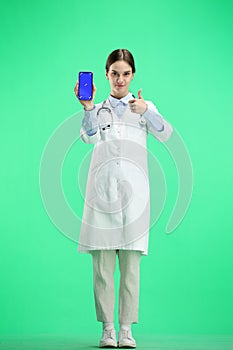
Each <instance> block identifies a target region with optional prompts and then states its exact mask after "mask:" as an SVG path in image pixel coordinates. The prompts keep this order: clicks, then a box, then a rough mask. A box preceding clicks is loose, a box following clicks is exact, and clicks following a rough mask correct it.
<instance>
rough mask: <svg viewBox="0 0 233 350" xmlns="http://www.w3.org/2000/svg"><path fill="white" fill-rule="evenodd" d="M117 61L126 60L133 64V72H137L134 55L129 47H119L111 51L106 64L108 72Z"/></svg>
mask: <svg viewBox="0 0 233 350" xmlns="http://www.w3.org/2000/svg"><path fill="white" fill-rule="evenodd" d="M116 61H126V62H127V63H128V64H129V65H130V66H131V68H132V73H135V72H136V69H135V64H134V58H133V55H132V54H131V53H130V52H129V51H128V50H127V49H117V50H114V51H113V52H111V53H110V55H109V56H108V58H107V62H106V65H105V69H106V70H107V72H108V71H109V68H110V66H111V65H112V64H113V63H114V62H116Z"/></svg>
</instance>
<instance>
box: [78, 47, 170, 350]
mask: <svg viewBox="0 0 233 350" xmlns="http://www.w3.org/2000/svg"><path fill="white" fill-rule="evenodd" d="M105 68H106V78H107V79H108V80H109V83H110V94H109V96H108V98H107V100H106V101H104V102H101V103H98V104H94V98H95V94H96V87H95V85H94V83H93V99H92V100H91V101H83V100H79V102H80V103H81V104H82V105H83V106H84V117H83V120H82V128H81V130H80V135H81V138H82V140H83V141H84V142H85V143H89V144H90V143H91V144H94V149H93V153H92V158H91V164H90V168H89V173H88V180H87V188H86V197H85V205H84V211H83V220H82V227H81V232H80V239H79V248H78V250H79V251H80V252H84V253H91V255H92V261H93V276H94V298H95V307H96V316H97V320H98V321H100V322H102V323H103V334H102V338H101V340H100V344H99V347H101V348H104V347H117V346H119V347H120V348H122V347H129V348H135V347H136V341H135V339H134V338H133V336H132V331H131V324H132V323H138V304H139V264H140V258H141V256H142V255H147V254H148V234H149V221H150V198H149V181H148V166H147V148H146V139H147V136H148V133H149V132H150V133H152V134H153V136H154V137H155V138H156V139H157V140H159V141H161V142H165V141H166V140H168V138H169V137H170V135H171V133H172V126H171V125H170V124H169V123H168V122H167V121H166V120H165V119H164V118H163V117H162V116H161V115H160V114H159V112H158V110H157V108H156V107H155V105H154V104H153V103H152V102H151V101H146V100H144V98H143V97H142V93H141V90H139V91H138V97H137V98H136V97H135V96H134V95H132V93H131V92H129V86H130V82H131V80H132V79H133V78H134V73H135V63H134V58H133V56H132V54H131V53H130V52H129V51H128V50H126V49H117V50H114V51H113V52H112V53H110V55H109V56H108V58H107V61H106V66H105ZM74 92H75V95H76V96H77V97H78V82H77V84H76V85H75V88H74ZM116 256H117V257H118V260H119V268H120V289H119V307H118V319H119V324H120V330H119V334H118V343H117V340H116V331H115V327H114V304H115V294H114V270H115V264H116Z"/></svg>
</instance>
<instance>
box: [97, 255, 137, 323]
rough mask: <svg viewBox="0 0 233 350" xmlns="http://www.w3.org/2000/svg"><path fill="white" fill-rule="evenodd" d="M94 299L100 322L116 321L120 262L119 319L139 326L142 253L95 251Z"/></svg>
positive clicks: (121, 321)
mask: <svg viewBox="0 0 233 350" xmlns="http://www.w3.org/2000/svg"><path fill="white" fill-rule="evenodd" d="M91 253H92V260H93V272H94V273H93V277H94V297H95V308H96V316H97V320H98V321H100V322H114V306H115V291H114V271H115V266H116V256H118V259H119V268H120V289H119V306H118V320H119V323H121V324H131V323H138V304H139V277H140V258H141V252H139V251H135V250H93V251H92V252H91Z"/></svg>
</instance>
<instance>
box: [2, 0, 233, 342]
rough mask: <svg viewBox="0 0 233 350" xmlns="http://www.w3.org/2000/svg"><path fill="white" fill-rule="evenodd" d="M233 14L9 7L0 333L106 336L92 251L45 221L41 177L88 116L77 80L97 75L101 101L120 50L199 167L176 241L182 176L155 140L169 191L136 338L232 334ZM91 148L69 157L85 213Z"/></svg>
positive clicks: (191, 4)
mask: <svg viewBox="0 0 233 350" xmlns="http://www.w3.org/2000/svg"><path fill="white" fill-rule="evenodd" d="M232 10H233V5H232V2H231V1H223V0H222V1H220V0H219V1H216V0H212V1H210V0H205V1H203V0H197V1H181V0H179V1H172V0H167V1H164V0H159V1H142V2H141V1H117V2H110V1H101V2H98V1H90V0H89V1H85V2H81V1H71V0H67V1H61V2H57V1H54V0H52V1H49V2H48V1H45V0H44V1H37V2H31V1H8V2H6V1H4V2H3V1H2V2H1V4H0V14H1V21H0V26H1V56H0V57H1V58H0V59H1V65H0V69H1V128H0V129H1V138H0V143H1V146H0V148H1V183H0V186H1V221H0V222H1V228H0V229H1V243H0V263H1V288H0V314H1V318H0V319H1V320H0V333H1V337H3V338H4V337H11V336H18V337H20V336H26V335H32V334H34V335H39V334H47V335H49V334H58V335H59V334H63V335H79V334H80V335H81V334H97V336H99V335H100V330H101V327H100V324H99V323H98V322H97V321H96V316H95V310H94V298H93V287H92V264H91V257H90V256H89V255H85V254H80V253H78V252H77V244H76V243H75V242H74V241H72V240H70V239H68V238H67V237H66V236H65V235H63V234H62V233H61V232H60V231H59V230H58V229H57V228H56V227H55V226H54V225H53V223H52V222H51V220H50V218H49V217H48V215H47V213H46V211H45V209H44V206H43V202H42V200H41V196H40V187H39V170H40V161H41V157H42V154H43V150H44V148H45V145H46V143H47V142H48V140H49V138H50V136H51V135H52V133H53V132H54V130H55V129H56V128H57V127H58V126H59V125H60V124H61V123H62V122H64V121H65V120H66V119H67V118H69V117H70V116H72V115H73V114H75V113H76V112H78V111H80V110H81V105H80V104H79V102H78V100H77V99H76V98H75V96H74V93H73V88H74V85H75V82H76V79H77V74H78V72H79V71H81V70H84V71H85V70H91V71H93V72H94V81H95V84H96V87H97V93H96V99H95V101H96V102H100V101H102V100H103V99H105V98H106V96H107V94H108V93H109V83H108V81H107V80H106V77H105V62H106V59H107V56H108V55H109V53H110V52H112V51H113V50H115V49H117V48H127V49H128V50H130V51H131V52H132V53H133V55H134V57H135V64H136V74H135V78H134V80H133V82H132V84H131V91H132V92H133V93H134V94H135V95H137V91H138V89H139V88H142V95H143V97H144V98H145V99H148V100H151V101H153V102H154V103H155V105H156V106H157V107H158V109H159V111H160V112H161V114H162V115H163V116H164V117H165V118H166V119H167V120H168V121H169V122H170V123H171V124H172V125H173V127H174V128H175V129H176V130H177V131H178V132H179V134H180V135H181V137H182V138H183V140H184V143H185V144H186V147H187V149H188V151H189V154H190V157H191V160H192V166H193V172H194V186H193V196H192V201H191V204H190V207H189V209H188V211H187V214H186V216H185V217H184V219H183V221H182V222H181V224H180V225H179V227H178V228H177V229H176V230H175V231H174V232H173V233H172V234H170V235H167V234H165V227H166V224H167V222H168V219H169V217H170V214H171V211H172V208H173V207H174V202H175V199H176V194H177V174H176V171H175V167H174V164H172V161H171V159H170V157H169V154H168V153H167V152H166V151H165V148H164V146H163V145H161V144H160V143H159V142H157V141H156V140H151V139H150V140H149V147H150V149H151V150H152V151H153V153H154V154H155V155H156V157H158V159H159V161H160V162H161V164H162V165H163V168H164V171H165V174H166V179H167V184H168V195H167V200H166V204H165V208H164V211H163V213H162V215H161V217H160V219H159V221H158V222H157V224H156V225H155V226H153V228H152V230H151V237H150V245H149V255H148V256H147V257H143V259H142V263H141V296H140V310H139V324H138V325H135V326H134V330H135V334H137V333H141V334H152V333H155V334H188V333H189V334H191V333H193V334H195V333H199V334H207V333H208V334H231V333H233V317H232V315H233V299H232V295H233V274H232V267H233V256H232V246H233V216H232V198H233V196H232V194H233V191H232V183H231V181H232V179H233V162H232V147H233V140H232V127H233V120H232V115H233V114H232V112H233V103H232V92H233V91H232V81H233V79H232V78H233V76H232V72H233V70H232V62H233V55H232V35H233V30H232V29H233V23H232ZM78 137H79V130H77V139H78ZM91 147H92V146H90V145H85V144H84V143H81V142H80V140H77V142H76V143H75V144H74V145H73V147H72V149H71V150H70V153H69V154H68V156H67V157H68V158H67V162H66V163H65V165H66V166H65V169H64V188H65V191H66V195H67V198H68V201H69V202H70V203H71V206H72V208H73V209H74V211H77V212H78V211H79V210H80V208H81V209H82V203H83V202H82V200H81V199H80V198H79V196H78V195H77V184H76V180H77V169H78V168H77V167H78V165H79V162H78V161H77V159H79V161H80V162H81V159H82V158H81V155H82V154H83V156H84V155H85V154H86V153H87V150H90V149H91ZM76 156H77V157H78V158H77V159H76ZM118 279H119V273H118V270H117V274H116V284H117V281H118ZM116 321H117V319H116Z"/></svg>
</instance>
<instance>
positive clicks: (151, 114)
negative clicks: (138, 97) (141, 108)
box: [142, 101, 164, 131]
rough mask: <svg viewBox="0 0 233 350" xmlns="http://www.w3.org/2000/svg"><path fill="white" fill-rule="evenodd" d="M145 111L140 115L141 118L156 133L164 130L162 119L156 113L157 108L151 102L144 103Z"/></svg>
mask: <svg viewBox="0 0 233 350" xmlns="http://www.w3.org/2000/svg"><path fill="white" fill-rule="evenodd" d="M146 104H147V110H146V111H145V112H144V113H143V114H142V116H143V117H144V118H145V119H146V120H147V121H148V122H149V123H150V125H151V126H152V127H153V128H154V129H155V130H156V131H163V130H164V123H163V117H162V116H161V114H160V113H159V112H158V110H157V108H156V107H155V105H154V104H153V103H152V102H151V101H146Z"/></svg>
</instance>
